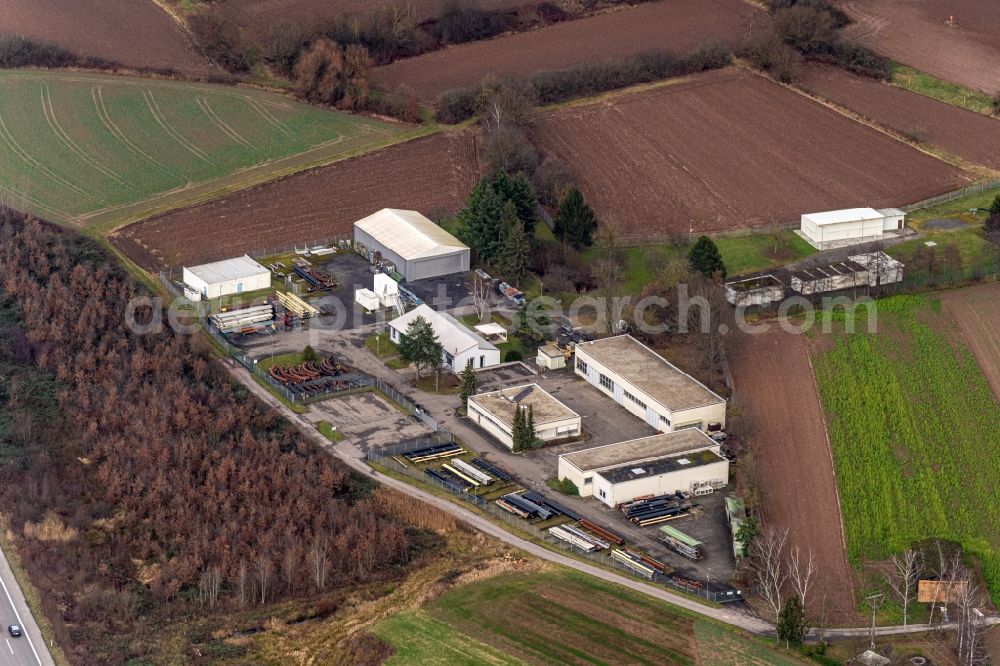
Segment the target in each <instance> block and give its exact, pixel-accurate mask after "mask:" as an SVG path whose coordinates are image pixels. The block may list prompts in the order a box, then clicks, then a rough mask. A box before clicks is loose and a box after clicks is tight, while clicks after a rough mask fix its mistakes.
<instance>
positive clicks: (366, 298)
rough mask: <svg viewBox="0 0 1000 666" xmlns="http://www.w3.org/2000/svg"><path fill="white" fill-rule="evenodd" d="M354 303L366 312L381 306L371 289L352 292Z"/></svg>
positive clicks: (376, 295)
mask: <svg viewBox="0 0 1000 666" xmlns="http://www.w3.org/2000/svg"><path fill="white" fill-rule="evenodd" d="M354 302H355V303H357V304H358V305H360V306H361V307H363V308H364V309H365V310H368V312H374V311H375V310H378V308H379V305H380V304H381V303H380V301H379V298H378V294H376V293H375V292H374V291H372V290H371V289H358V290H356V291H355V292H354Z"/></svg>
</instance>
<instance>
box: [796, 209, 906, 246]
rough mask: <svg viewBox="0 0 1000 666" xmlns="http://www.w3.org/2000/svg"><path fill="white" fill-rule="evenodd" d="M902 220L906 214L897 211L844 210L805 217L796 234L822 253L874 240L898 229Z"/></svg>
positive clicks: (901, 226) (900, 227)
mask: <svg viewBox="0 0 1000 666" xmlns="http://www.w3.org/2000/svg"><path fill="white" fill-rule="evenodd" d="M905 220H906V214H905V213H903V211H901V210H899V209H897V208H885V209H881V210H875V209H874V208H847V209H844V210H830V211H826V212H823V213H806V214H805V215H803V216H802V220H801V224H800V227H799V232H800V235H801V236H802V237H803V238H805V239H806V240H807V241H809V243H810V244H812V245H813V246H814V247H816V248H818V249H820V250H824V249H827V248H831V247H837V246H840V245H852V244H854V243H861V242H865V241H871V240H877V239H879V238H881V237H882V236H883V235H884V234H885V232H887V231H898V230H900V229H902V228H903V226H904V225H905Z"/></svg>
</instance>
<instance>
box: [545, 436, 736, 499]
mask: <svg viewBox="0 0 1000 666" xmlns="http://www.w3.org/2000/svg"><path fill="white" fill-rule="evenodd" d="M558 475H559V479H560V480H562V479H569V480H571V481H572V482H573V483H575V484H576V487H577V488H578V489H579V491H580V496H581V497H590V496H594V497H596V498H597V499H599V500H600V501H602V502H604V503H605V504H607V505H608V506H612V507H613V506H617V505H619V504H622V503H624V502H631V501H632V500H634V499H636V498H638V497H646V496H650V495H667V494H670V493H675V492H677V491H681V492H683V493H689V492H694V491H695V490H697V489H698V488H699V487H710V488H716V487H719V488H721V487H723V486H726V485H728V484H729V461H728V460H727V459H726V458H724V457H723V456H722V455H721V453H720V451H719V444H718V443H716V442H714V441H712V438H711V437H709V436H708V435H706V434H705V433H703V432H702V431H700V430H695V429H689V430H680V431H678V432H671V433H660V434H658V435H651V436H649V437H642V438H640V439H632V440H629V441H626V442H619V443H617V444H608V445H606V446H597V447H594V448H592V449H585V450H583V451H577V452H576V453H564V454H562V455H561V456H559V472H558Z"/></svg>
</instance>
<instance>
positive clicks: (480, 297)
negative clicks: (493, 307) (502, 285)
mask: <svg viewBox="0 0 1000 666" xmlns="http://www.w3.org/2000/svg"><path fill="white" fill-rule="evenodd" d="M490 291H491V285H490V281H489V280H487V279H485V278H483V276H482V275H480V274H479V273H475V272H474V273H472V277H471V278H470V280H469V294H470V295H471V296H472V304H473V305H474V306H475V308H476V316H477V317H479V321H480V322H481V323H482V322H485V321H486V314H487V313H488V312H489V307H490Z"/></svg>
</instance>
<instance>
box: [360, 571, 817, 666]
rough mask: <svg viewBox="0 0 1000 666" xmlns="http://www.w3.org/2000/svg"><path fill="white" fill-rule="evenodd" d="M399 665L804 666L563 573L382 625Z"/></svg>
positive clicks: (488, 587) (466, 588)
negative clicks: (611, 665) (666, 664)
mask: <svg viewBox="0 0 1000 666" xmlns="http://www.w3.org/2000/svg"><path fill="white" fill-rule="evenodd" d="M373 633H374V634H375V635H376V636H378V637H379V638H381V639H382V640H385V641H387V642H389V643H391V644H392V645H393V647H394V648H395V650H396V653H395V655H394V656H393V657H392V658H390V659H389V661H388V662H387V663H388V664H389V665H390V666H393V665H402V664H463V665H465V664H468V665H469V666H473V665H479V664H494V665H508V664H510V665H514V664H569V663H606V664H611V663H621V664H663V663H669V664H677V665H681V664H704V665H705V666H730V665H732V666H737V665H739V666H765V665H768V666H793V665H795V664H801V663H805V662H804V661H802V660H799V659H796V658H794V657H792V656H789V655H786V654H784V653H780V652H778V651H776V650H773V649H771V648H769V647H768V646H767V645H766V644H764V643H762V642H759V641H756V640H753V639H750V638H747V637H744V636H743V635H741V634H739V633H738V632H734V631H731V630H729V629H726V628H723V627H721V626H719V625H716V624H714V623H711V622H709V621H707V620H700V619H695V618H694V616H689V615H688V614H686V613H683V612H680V611H678V610H677V609H676V608H674V607H672V606H670V605H668V604H665V603H662V602H659V601H657V600H654V599H651V598H649V597H645V596H643V595H640V594H637V593H635V592H632V591H630V590H626V589H624V588H620V587H618V586H616V585H611V584H608V583H604V582H602V581H599V580H597V579H595V578H590V577H587V576H582V575H579V574H576V573H571V572H568V571H565V570H558V571H550V572H544V573H537V574H533V575H528V576H525V575H516V576H515V575H510V574H501V575H499V576H494V577H492V578H487V579H485V580H481V581H477V582H474V583H468V584H465V585H461V586H459V587H456V588H453V589H451V590H449V591H448V592H446V593H445V594H444V595H442V596H441V597H440V598H438V599H436V600H434V601H431V602H430V603H428V604H426V605H424V606H423V607H422V608H421V609H419V610H416V611H405V612H402V613H398V614H396V615H393V616H391V617H390V618H388V619H386V620H384V621H383V622H381V623H379V624H377V625H375V627H374V630H373Z"/></svg>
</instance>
